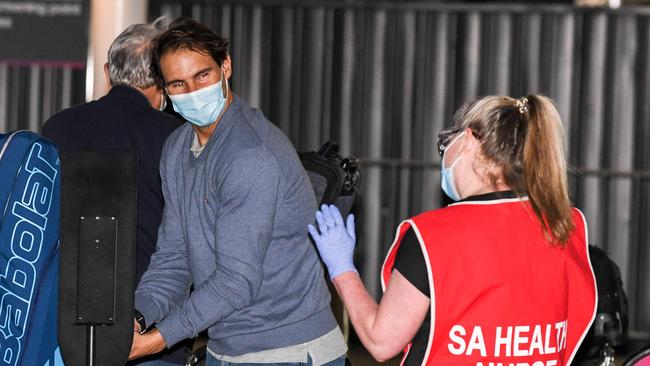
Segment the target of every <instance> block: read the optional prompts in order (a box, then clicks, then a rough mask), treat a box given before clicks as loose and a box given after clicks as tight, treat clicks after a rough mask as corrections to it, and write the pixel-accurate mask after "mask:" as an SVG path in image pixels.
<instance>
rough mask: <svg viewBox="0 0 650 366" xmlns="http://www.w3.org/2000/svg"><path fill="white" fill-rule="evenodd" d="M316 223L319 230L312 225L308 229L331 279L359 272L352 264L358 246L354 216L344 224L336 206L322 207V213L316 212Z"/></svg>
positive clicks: (349, 216) (350, 216)
mask: <svg viewBox="0 0 650 366" xmlns="http://www.w3.org/2000/svg"><path fill="white" fill-rule="evenodd" d="M316 222H317V223H318V229H319V230H316V228H314V227H313V226H312V225H308V226H307V227H308V229H309V234H310V235H311V237H312V238H314V241H315V242H316V248H318V252H319V253H320V256H321V258H322V259H323V262H325V266H327V270H328V271H329V274H330V278H331V279H334V277H336V276H338V275H340V274H342V273H344V272H357V269H356V268H354V263H353V262H352V256H353V254H354V246H355V244H356V235H355V233H354V215H352V214H350V215H348V218H347V224H344V223H343V217H342V216H341V212H340V211H339V209H338V208H337V207H336V206H334V205H329V206H328V205H322V206H321V209H320V211H316ZM319 231H320V233H319ZM357 273H358V272H357Z"/></svg>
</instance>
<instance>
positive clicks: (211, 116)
mask: <svg viewBox="0 0 650 366" xmlns="http://www.w3.org/2000/svg"><path fill="white" fill-rule="evenodd" d="M224 79H225V78H224V75H223V74H222V76H221V80H224ZM221 80H220V81H219V82H217V83H216V84H212V85H210V86H207V87H205V88H203V89H199V90H197V91H194V92H191V93H185V94H176V95H170V96H169V99H171V101H172V105H173V106H174V110H175V111H176V112H178V113H179V114H180V115H181V116H183V118H185V119H186V120H187V121H188V122H190V123H192V124H194V125H196V126H199V127H204V126H207V125H210V124H212V123H214V122H215V121H216V120H217V118H218V117H219V115H221V112H223V110H224V108H225V106H226V100H227V99H228V95H227V88H228V81H226V96H224V92H223V89H222V87H221Z"/></svg>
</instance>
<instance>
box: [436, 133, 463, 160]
mask: <svg viewBox="0 0 650 366" xmlns="http://www.w3.org/2000/svg"><path fill="white" fill-rule="evenodd" d="M463 135H465V131H463V133H461V134H458V136H456V137H455V138H454V139H453V140H452V141H451V142H450V143H449V145H447V147H446V148H445V153H444V154H443V155H442V162H441V163H442V165H443V167H444V165H445V156H446V155H447V151H449V148H450V147H451V145H453V144H455V143H456V142H457V141H458V139H459V138H461V137H462V136H463ZM462 157H463V155H462V154H461V155H460V156H459V157H457V158H456V160H454V162H453V163H452V164H451V165H450V166H449V168H447V169H451V168H452V167H453V166H454V165H456V163H457V162H458V160H460V158H462Z"/></svg>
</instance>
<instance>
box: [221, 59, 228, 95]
mask: <svg viewBox="0 0 650 366" xmlns="http://www.w3.org/2000/svg"><path fill="white" fill-rule="evenodd" d="M224 85H225V90H224ZM221 92H222V93H223V94H224V96H223V97H224V98H226V102H228V97H229V96H230V84H229V83H228V79H227V78H226V72H225V71H224V70H223V65H221Z"/></svg>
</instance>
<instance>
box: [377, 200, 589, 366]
mask: <svg viewBox="0 0 650 366" xmlns="http://www.w3.org/2000/svg"><path fill="white" fill-rule="evenodd" d="M573 222H574V223H575V230H574V231H573V234H572V235H571V237H570V239H569V240H568V241H567V243H566V245H565V246H564V247H560V246H551V245H550V243H549V241H548V240H546V239H545V235H544V233H543V232H542V229H541V225H540V222H539V220H538V219H537V217H536V216H535V214H534V213H533V210H532V207H531V206H530V204H529V202H528V200H527V199H526V198H522V199H519V198H515V199H497V200H492V201H474V202H472V201H468V202H465V201H463V202H458V203H455V204H452V205H450V206H448V207H445V208H442V209H439V210H434V211H429V212H425V213H423V214H421V215H418V216H416V217H414V218H412V219H410V220H406V221H404V222H402V223H401V224H400V226H399V227H398V230H397V235H396V238H395V241H394V243H393V245H392V247H391V248H390V251H389V253H388V255H387V257H386V260H385V262H384V265H383V268H382V287H383V289H384V291H385V290H386V286H387V285H388V282H389V281H390V276H391V273H392V268H393V265H394V262H395V256H396V253H397V249H398V248H399V244H400V241H401V239H402V237H403V236H404V234H405V233H406V231H407V230H408V228H413V229H414V231H415V234H416V236H417V238H418V241H419V242H420V247H421V249H422V251H423V253H424V258H425V262H426V266H427V273H428V277H429V290H430V293H431V328H430V333H429V338H428V344H427V351H426V354H425V357H424V361H423V363H422V365H445V366H447V365H472V366H526V365H529V366H550V365H568V364H570V363H571V361H572V360H573V357H574V356H575V353H576V351H577V349H578V346H579V345H580V343H581V342H582V340H583V339H584V337H585V335H586V333H587V331H588V329H589V327H590V325H591V323H592V322H593V319H594V317H595V314H596V299H597V293H596V281H595V278H594V274H593V270H592V268H591V264H590V262H589V252H588V240H587V226H586V223H585V220H584V217H583V215H582V213H581V212H580V211H579V210H577V209H573ZM409 348H410V344H409V345H408V346H407V347H406V348H405V350H404V359H405V358H406V356H407V354H408V351H409Z"/></svg>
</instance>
